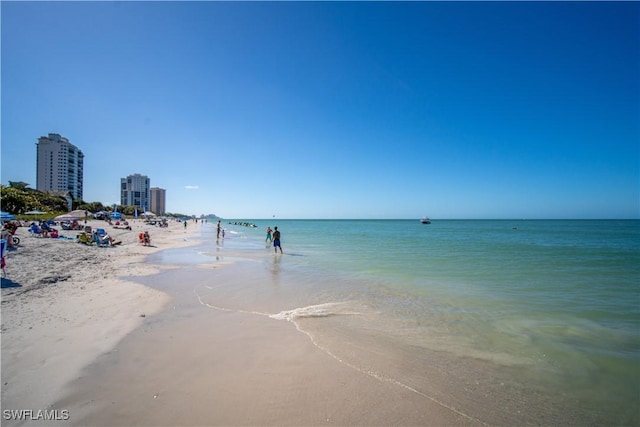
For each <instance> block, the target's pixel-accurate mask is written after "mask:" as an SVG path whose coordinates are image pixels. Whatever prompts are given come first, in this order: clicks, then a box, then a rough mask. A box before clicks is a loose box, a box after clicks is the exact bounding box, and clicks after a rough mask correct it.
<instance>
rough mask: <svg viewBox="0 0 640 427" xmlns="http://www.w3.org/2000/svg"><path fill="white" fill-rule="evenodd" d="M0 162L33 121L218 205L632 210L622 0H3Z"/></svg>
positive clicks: (637, 90)
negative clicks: (455, 0)
mask: <svg viewBox="0 0 640 427" xmlns="http://www.w3.org/2000/svg"><path fill="white" fill-rule="evenodd" d="M0 7H1V12H2V124H1V132H2V171H1V178H2V183H3V184H7V183H8V181H9V180H11V181H24V182H27V183H29V184H31V187H32V188H35V187H36V165H35V162H36V145H35V143H36V142H37V138H38V137H40V136H43V135H46V134H48V133H50V132H55V133H59V134H61V135H63V136H65V137H67V138H69V140H70V141H71V142H72V143H73V144H75V145H76V146H78V147H79V148H80V149H81V150H82V151H83V152H84V154H85V170H84V174H85V187H84V188H85V189H84V199H85V200H86V201H101V202H103V203H116V202H117V203H119V184H120V178H122V177H125V176H127V175H130V174H134V173H140V174H143V175H147V176H149V177H150V178H151V185H152V186H154V187H156V186H157V187H162V188H165V189H166V190H167V210H168V211H171V212H180V213H187V214H195V215H200V214H203V213H204V214H207V213H215V214H217V215H220V216H222V217H225V218H271V217H272V216H273V215H275V216H276V217H279V218H419V217H422V216H425V215H428V216H430V217H432V218H640V172H639V170H640V78H639V76H640V3H638V2H622V3H614V2H602V3H601V2H556V3H553V2H471V3H466V2H401V3H396V2H355V3H354V2H349V3H346V2H278V3H272V2H259V3H253V2H251V3H246V2H136V3H129V2H7V1H2V3H1V4H0Z"/></svg>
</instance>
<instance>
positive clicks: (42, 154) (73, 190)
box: [36, 133, 84, 200]
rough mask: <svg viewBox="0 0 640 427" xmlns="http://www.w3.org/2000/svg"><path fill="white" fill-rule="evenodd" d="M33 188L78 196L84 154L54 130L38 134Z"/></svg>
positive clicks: (79, 197) (81, 180) (80, 196)
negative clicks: (39, 135)
mask: <svg viewBox="0 0 640 427" xmlns="http://www.w3.org/2000/svg"><path fill="white" fill-rule="evenodd" d="M36 146H37V166H36V189H37V190H39V191H51V192H58V191H63V192H67V191H68V192H69V193H70V194H71V196H73V198H74V199H80V200H82V190H83V188H82V187H83V180H84V176H83V172H84V154H83V153H82V151H81V150H80V149H78V147H76V146H75V145H73V144H71V143H70V142H69V140H68V139H67V138H65V137H63V136H60V135H58V134H57V133H50V134H49V135H48V136H41V137H40V138H38V142H37V144H36Z"/></svg>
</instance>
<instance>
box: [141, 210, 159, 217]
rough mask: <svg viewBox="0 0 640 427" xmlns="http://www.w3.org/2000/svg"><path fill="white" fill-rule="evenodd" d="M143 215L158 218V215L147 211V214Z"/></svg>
mask: <svg viewBox="0 0 640 427" xmlns="http://www.w3.org/2000/svg"><path fill="white" fill-rule="evenodd" d="M142 215H144V216H156V214H154V213H153V212H151V211H146V212H145V213H143V214H142Z"/></svg>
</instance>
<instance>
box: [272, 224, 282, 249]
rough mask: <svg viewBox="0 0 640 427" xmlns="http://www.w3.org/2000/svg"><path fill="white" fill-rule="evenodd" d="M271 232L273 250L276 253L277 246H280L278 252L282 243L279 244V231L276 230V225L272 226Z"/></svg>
mask: <svg viewBox="0 0 640 427" xmlns="http://www.w3.org/2000/svg"><path fill="white" fill-rule="evenodd" d="M274 230H275V231H274V232H273V252H274V253H276V254H277V253H278V248H280V253H282V245H280V232H279V231H278V227H274Z"/></svg>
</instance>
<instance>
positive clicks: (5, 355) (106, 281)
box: [0, 220, 200, 425]
mask: <svg viewBox="0 0 640 427" xmlns="http://www.w3.org/2000/svg"><path fill="white" fill-rule="evenodd" d="M87 225H90V226H91V227H92V228H94V229H95V228H104V229H105V230H107V232H108V233H109V234H110V235H111V237H113V238H114V239H115V240H116V241H118V240H119V241H121V242H122V243H121V244H120V245H118V246H113V247H96V246H95V245H92V246H86V245H82V244H80V243H77V242H75V241H73V240H65V239H52V238H43V237H34V236H30V235H29V233H28V232H27V227H20V228H19V229H18V232H17V234H16V235H17V236H18V237H20V239H21V243H20V245H18V247H17V248H16V249H13V250H9V251H8V252H7V254H6V262H7V265H6V273H7V277H6V278H3V279H2V313H1V316H2V326H1V329H0V332H1V333H0V340H1V341H0V343H1V346H2V352H1V355H2V361H1V366H2V374H1V378H2V382H1V385H0V387H1V388H2V410H3V425H13V424H12V423H14V422H16V423H17V422H19V421H20V420H13V419H7V416H6V414H5V411H7V410H9V411H11V410H33V411H34V413H36V412H37V411H44V410H49V409H50V408H51V405H52V404H53V403H54V402H55V401H56V400H57V399H59V398H60V395H61V394H63V390H64V388H65V387H66V386H67V385H68V384H69V383H70V382H71V381H73V380H74V379H76V378H77V377H78V375H80V372H81V371H82V369H83V368H85V367H86V366H87V365H89V364H91V363H92V362H93V361H94V360H95V359H96V358H97V357H99V356H100V355H101V354H104V353H105V352H108V351H110V350H112V349H113V348H114V347H115V346H116V345H117V343H118V342H120V341H121V340H122V339H123V338H124V337H125V336H126V335H128V334H129V333H131V332H132V331H134V330H135V329H136V328H138V327H139V326H140V325H142V324H143V322H144V320H145V318H146V316H149V315H152V314H153V313H157V312H159V311H161V310H162V308H163V307H164V306H165V305H166V304H167V303H168V302H169V297H168V295H166V294H164V293H162V292H159V291H156V290H153V289H151V288H149V287H145V286H143V285H140V284H138V283H135V282H133V281H130V280H124V279H123V278H122V277H124V276H144V275H149V274H154V273H156V272H157V271H159V269H161V268H165V267H162V266H154V265H150V264H148V263H146V262H145V258H146V257H147V256H148V255H149V254H152V253H155V252H157V251H160V250H162V249H165V248H167V247H184V246H188V245H192V244H195V243H197V241H195V240H192V238H193V237H194V234H195V233H196V232H198V231H199V228H200V224H198V225H197V226H196V225H195V223H192V222H191V223H190V224H189V227H188V229H187V230H186V231H185V230H184V227H183V225H182V223H177V222H171V223H170V226H169V227H167V228H165V229H161V228H157V227H152V226H148V225H146V224H144V223H143V222H142V221H141V220H134V221H131V227H132V230H122V229H112V228H111V227H110V226H108V224H106V223H105V222H104V221H97V220H91V221H88V223H87ZM196 227H197V228H196ZM56 228H58V227H56ZM144 230H149V231H150V233H151V236H152V246H142V245H140V244H139V243H138V233H139V232H141V231H144ZM77 234H78V231H71V230H61V231H60V235H61V236H65V237H68V238H73V237H75V236H76V235H77ZM166 268H170V267H166ZM143 316H144V317H143ZM41 425H43V424H41Z"/></svg>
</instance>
